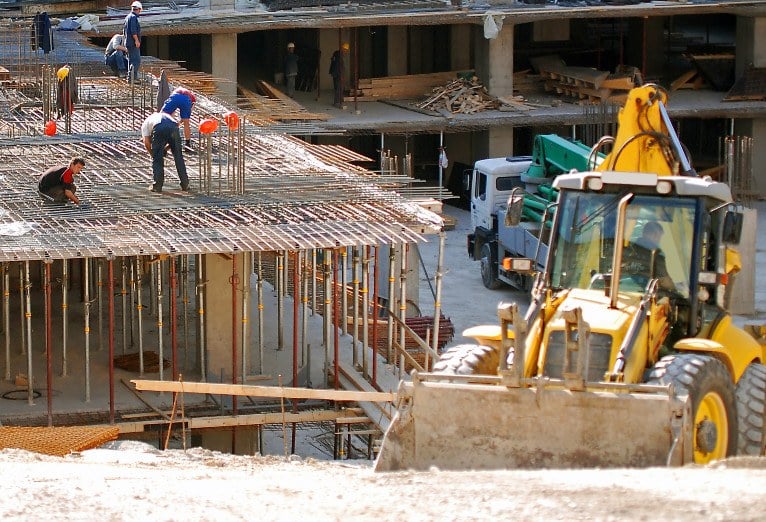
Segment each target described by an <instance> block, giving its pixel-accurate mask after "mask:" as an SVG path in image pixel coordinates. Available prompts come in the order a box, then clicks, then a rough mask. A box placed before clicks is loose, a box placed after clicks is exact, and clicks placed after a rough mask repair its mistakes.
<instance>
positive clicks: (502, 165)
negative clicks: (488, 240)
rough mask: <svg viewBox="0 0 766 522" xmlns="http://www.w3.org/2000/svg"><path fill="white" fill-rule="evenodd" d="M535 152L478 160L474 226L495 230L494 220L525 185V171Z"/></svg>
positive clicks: (474, 178)
mask: <svg viewBox="0 0 766 522" xmlns="http://www.w3.org/2000/svg"><path fill="white" fill-rule="evenodd" d="M531 163H532V157H531V156H509V157H507V158H489V159H483V160H479V161H477V162H476V163H475V165H474V169H473V173H472V179H471V229H472V230H476V229H477V228H480V227H481V228H484V229H486V230H493V229H494V223H493V220H494V219H495V216H497V211H498V210H499V209H500V207H502V206H504V205H505V204H506V201H507V200H508V196H509V195H510V194H511V191H512V190H513V189H514V188H516V187H521V188H522V189H523V188H524V183H523V181H522V180H521V175H522V174H523V173H524V172H526V171H527V169H528V168H529V165H530V164H531Z"/></svg>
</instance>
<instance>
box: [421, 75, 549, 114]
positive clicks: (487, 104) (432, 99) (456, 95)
mask: <svg viewBox="0 0 766 522" xmlns="http://www.w3.org/2000/svg"><path fill="white" fill-rule="evenodd" d="M415 106H416V107H417V108H418V109H426V110H430V111H435V112H440V113H450V114H474V113H477V112H481V111H488V110H499V111H508V110H531V109H532V108H534V107H535V106H534V105H532V104H528V103H526V102H525V101H524V98H523V97H521V96H506V97H497V96H492V95H491V94H489V92H487V89H486V88H485V87H484V85H483V84H482V83H481V81H480V80H479V79H478V78H477V77H476V76H473V77H471V78H469V79H467V78H455V79H453V80H451V81H449V82H448V83H447V84H446V85H443V86H440V87H436V88H434V89H433V91H432V93H431V95H430V96H429V97H428V98H426V99H425V100H423V101H421V102H419V103H417V104H416V105H415Z"/></svg>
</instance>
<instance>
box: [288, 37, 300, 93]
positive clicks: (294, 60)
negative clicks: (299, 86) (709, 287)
mask: <svg viewBox="0 0 766 522" xmlns="http://www.w3.org/2000/svg"><path fill="white" fill-rule="evenodd" d="M297 77H298V55H297V54H295V44H294V43H292V42H290V43H289V44H287V55H285V80H286V82H287V95H288V96H290V97H291V98H292V97H293V96H295V79H296V78H297Z"/></svg>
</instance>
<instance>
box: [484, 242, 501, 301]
mask: <svg viewBox="0 0 766 522" xmlns="http://www.w3.org/2000/svg"><path fill="white" fill-rule="evenodd" d="M496 258H497V254H495V253H494V249H493V248H492V245H491V244H490V243H484V244H483V245H481V257H480V259H481V282H482V283H484V286H485V287H487V288H489V289H490V290H497V289H498V288H500V287H501V286H502V284H503V283H502V282H501V281H498V279H497V259H496Z"/></svg>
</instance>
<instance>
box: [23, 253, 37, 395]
mask: <svg viewBox="0 0 766 522" xmlns="http://www.w3.org/2000/svg"><path fill="white" fill-rule="evenodd" d="M31 287H32V284H31V283H30V281H29V261H24V285H23V288H24V303H25V309H24V318H25V319H26V327H27V402H28V403H29V405H30V406H33V405H34V404H35V401H34V389H33V388H32V381H33V380H34V375H33V373H34V372H33V366H32V296H31Z"/></svg>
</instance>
